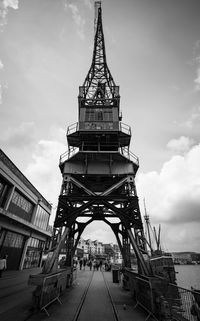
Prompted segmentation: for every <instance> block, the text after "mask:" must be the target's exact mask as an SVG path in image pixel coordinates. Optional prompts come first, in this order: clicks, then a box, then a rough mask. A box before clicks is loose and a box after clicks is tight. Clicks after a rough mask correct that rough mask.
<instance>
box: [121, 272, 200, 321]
mask: <svg viewBox="0 0 200 321" xmlns="http://www.w3.org/2000/svg"><path fill="white" fill-rule="evenodd" d="M124 276H125V280H126V284H125V287H126V288H129V290H130V291H131V292H132V294H133V297H134V298H135V300H136V302H137V304H136V305H138V304H139V305H140V306H142V307H143V308H144V309H145V310H146V311H147V312H148V313H149V316H148V317H150V316H152V317H154V319H155V320H161V321H163V320H171V321H172V320H173V321H197V320H200V293H199V292H195V291H190V290H187V289H184V288H181V287H179V286H177V285H175V284H171V283H168V282H167V281H166V280H165V279H163V278H159V277H147V278H146V277H142V276H139V275H138V274H137V273H134V272H133V271H131V270H129V269H125V272H124Z"/></svg>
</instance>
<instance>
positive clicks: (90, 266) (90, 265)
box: [88, 260, 92, 271]
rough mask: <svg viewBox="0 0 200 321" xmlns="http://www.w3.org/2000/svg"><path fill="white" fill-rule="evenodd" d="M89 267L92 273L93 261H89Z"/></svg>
mask: <svg viewBox="0 0 200 321" xmlns="http://www.w3.org/2000/svg"><path fill="white" fill-rule="evenodd" d="M88 266H89V268H90V271H91V270H92V261H91V260H89V262H88Z"/></svg>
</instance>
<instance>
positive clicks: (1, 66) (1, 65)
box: [0, 60, 4, 70]
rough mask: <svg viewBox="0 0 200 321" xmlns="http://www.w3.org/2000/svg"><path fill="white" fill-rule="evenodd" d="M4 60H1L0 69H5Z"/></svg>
mask: <svg viewBox="0 0 200 321" xmlns="http://www.w3.org/2000/svg"><path fill="white" fill-rule="evenodd" d="M3 67H4V66H3V62H2V61H1V60H0V70H1V69H3Z"/></svg>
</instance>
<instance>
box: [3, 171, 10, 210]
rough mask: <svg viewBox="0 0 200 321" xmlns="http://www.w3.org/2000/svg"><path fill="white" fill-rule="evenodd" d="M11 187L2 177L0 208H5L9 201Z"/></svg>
mask: <svg viewBox="0 0 200 321" xmlns="http://www.w3.org/2000/svg"><path fill="white" fill-rule="evenodd" d="M10 188H11V185H10V184H9V183H7V181H5V180H4V179H3V177H1V176H0V207H4V206H5V203H6V200H7V199H8V195H9V191H10Z"/></svg>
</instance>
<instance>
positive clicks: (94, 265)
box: [92, 260, 97, 271]
mask: <svg viewBox="0 0 200 321" xmlns="http://www.w3.org/2000/svg"><path fill="white" fill-rule="evenodd" d="M92 265H93V270H94V271H95V270H96V267H97V262H96V260H94V261H93V262H92Z"/></svg>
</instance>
